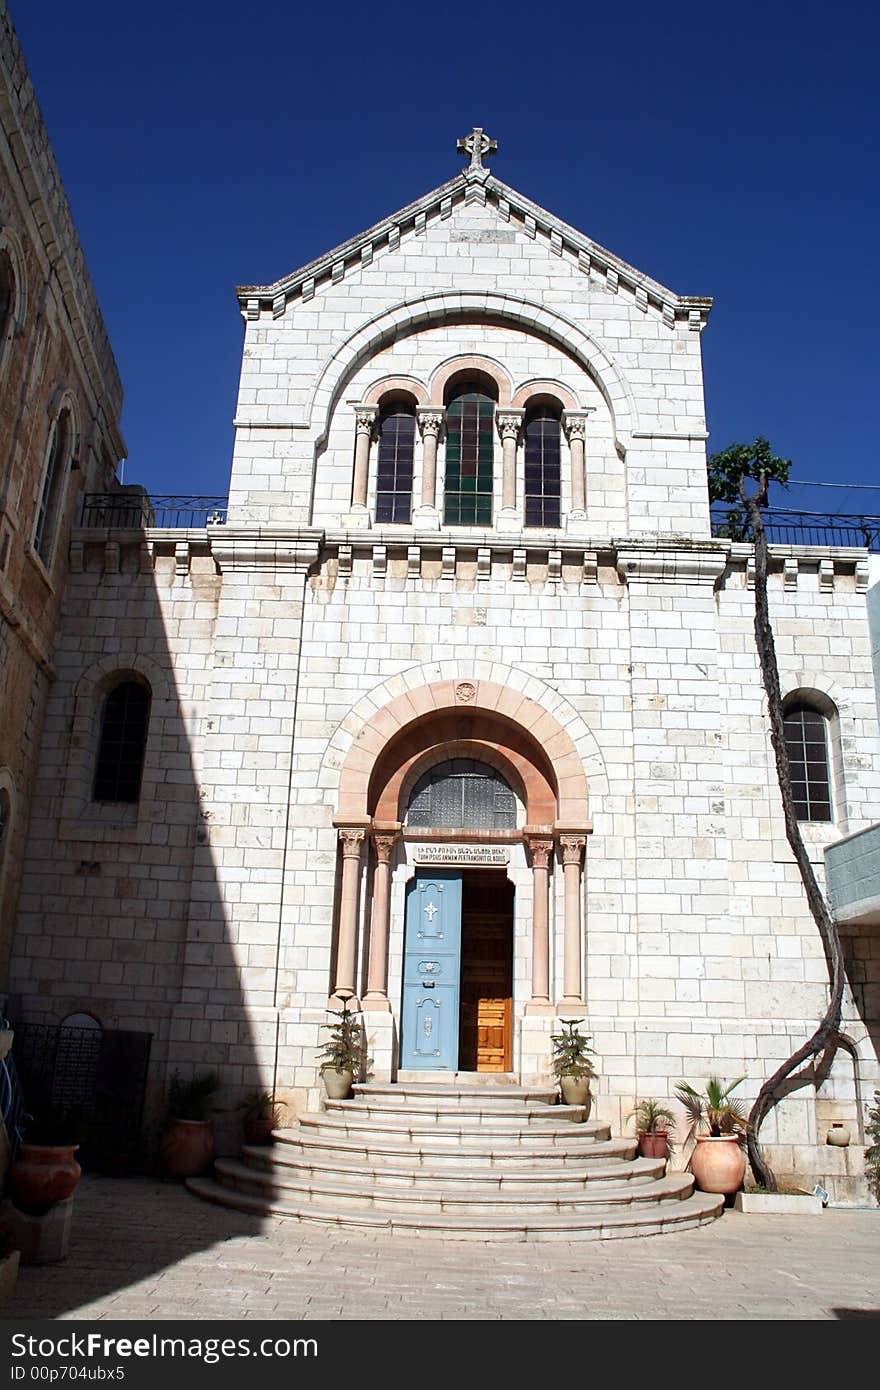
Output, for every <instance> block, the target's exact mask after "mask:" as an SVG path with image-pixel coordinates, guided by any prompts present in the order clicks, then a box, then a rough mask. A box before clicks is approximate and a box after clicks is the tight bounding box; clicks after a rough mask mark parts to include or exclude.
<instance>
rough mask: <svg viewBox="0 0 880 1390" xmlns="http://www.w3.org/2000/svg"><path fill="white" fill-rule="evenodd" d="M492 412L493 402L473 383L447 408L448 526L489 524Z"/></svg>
mask: <svg viewBox="0 0 880 1390" xmlns="http://www.w3.org/2000/svg"><path fill="white" fill-rule="evenodd" d="M494 415H495V404H494V402H493V401H492V399H491V398H490V397H489V396H487V395H485V393H484V392H483V391H481V390H480V389H479V386H477V385H476V384H474V383H472V382H470V383H469V382H465V383H463V385H462V387H461V388H460V390H459V391H458V393H457V394H456V395H455V397H454V398H453V400H452V401H451V402H450V404H449V407H448V409H447V411H446V489H445V499H444V512H443V519H444V521H445V523H446V525H447V526H490V525H491V524H492V492H493V486H494V477H493V466H494V455H495V448H494V440H493V434H492V424H493V420H494Z"/></svg>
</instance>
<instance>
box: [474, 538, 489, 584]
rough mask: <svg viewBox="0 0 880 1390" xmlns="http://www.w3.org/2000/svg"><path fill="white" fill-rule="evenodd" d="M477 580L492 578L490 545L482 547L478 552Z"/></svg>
mask: <svg viewBox="0 0 880 1390" xmlns="http://www.w3.org/2000/svg"><path fill="white" fill-rule="evenodd" d="M477 578H478V579H491V578H492V552H491V550H490V549H489V547H488V545H481V546H480V547H479V549H478V550H477Z"/></svg>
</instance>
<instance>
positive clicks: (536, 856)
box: [528, 840, 553, 869]
mask: <svg viewBox="0 0 880 1390" xmlns="http://www.w3.org/2000/svg"><path fill="white" fill-rule="evenodd" d="M528 846H529V853H530V854H531V856H532V868H533V869H549V867H550V856H551V855H552V853H553V841H552V840H529V841H528Z"/></svg>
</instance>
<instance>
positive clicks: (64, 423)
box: [34, 410, 71, 564]
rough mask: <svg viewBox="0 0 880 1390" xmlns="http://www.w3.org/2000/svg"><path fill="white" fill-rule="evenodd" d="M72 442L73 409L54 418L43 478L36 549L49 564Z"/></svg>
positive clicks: (36, 531) (35, 531)
mask: <svg viewBox="0 0 880 1390" xmlns="http://www.w3.org/2000/svg"><path fill="white" fill-rule="evenodd" d="M70 443H71V419H70V411H69V410H62V411H61V413H60V415H59V416H58V417H57V419H56V420H55V421H54V423H53V425H52V429H51V431H50V434H49V451H48V459H47V461H46V473H45V476H44V478H43V488H42V492H41V494H40V505H39V508H38V510H37V524H36V528H35V530H34V549H35V550H36V552H37V554H38V555H39V557H40V559H41V560H42V561H43V562H44V563H45V564H48V563H49V560H50V559H51V556H52V544H53V540H54V536H55V527H56V523H57V519H58V510H59V507H60V505H61V500H62V498H63V496H64V475H65V472H66V469H67V463H68V458H69V454H70Z"/></svg>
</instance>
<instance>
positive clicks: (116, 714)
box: [92, 681, 150, 801]
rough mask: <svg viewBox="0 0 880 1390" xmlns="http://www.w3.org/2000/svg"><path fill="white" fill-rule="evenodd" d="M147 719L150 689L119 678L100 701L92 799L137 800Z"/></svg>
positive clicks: (148, 715)
mask: <svg viewBox="0 0 880 1390" xmlns="http://www.w3.org/2000/svg"><path fill="white" fill-rule="evenodd" d="M149 720H150V691H149V689H148V687H147V686H145V685H142V684H141V682H140V681H122V682H121V683H120V684H119V685H117V686H114V688H113V689H112V690H111V691H110V693H109V695H108V696H107V698H106V700H105V701H104V710H103V715H102V719H101V737H100V742H99V745H98V761H97V765H96V768H95V784H94V789H93V791H92V799H93V800H94V801H137V800H138V799H139V797H140V794H141V777H142V776H143V770H144V752H145V750H146V746H147V728H148V725H149Z"/></svg>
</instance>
